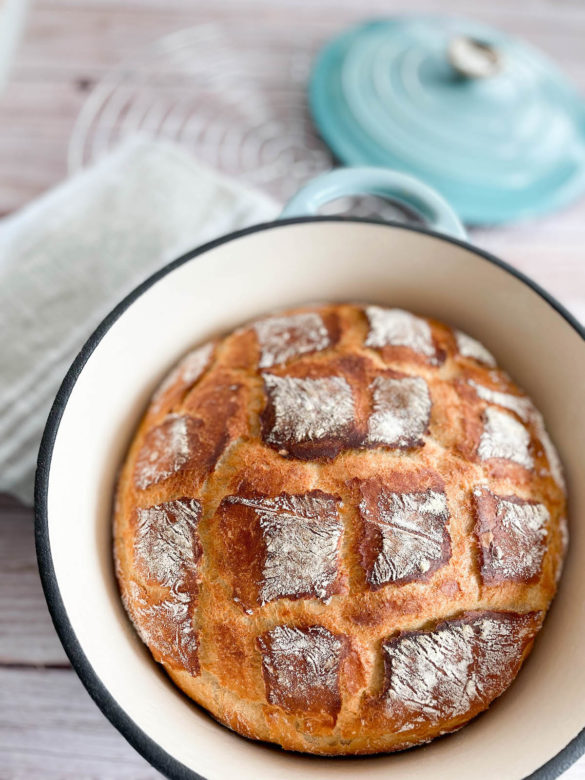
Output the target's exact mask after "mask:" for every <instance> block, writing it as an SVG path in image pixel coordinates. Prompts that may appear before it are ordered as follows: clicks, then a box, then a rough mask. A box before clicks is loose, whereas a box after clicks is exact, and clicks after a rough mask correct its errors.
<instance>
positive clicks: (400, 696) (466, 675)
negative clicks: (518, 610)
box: [384, 613, 538, 729]
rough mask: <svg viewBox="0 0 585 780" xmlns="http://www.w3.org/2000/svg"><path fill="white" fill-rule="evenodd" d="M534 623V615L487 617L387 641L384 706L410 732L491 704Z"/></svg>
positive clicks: (510, 673)
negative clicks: (475, 707) (421, 725)
mask: <svg viewBox="0 0 585 780" xmlns="http://www.w3.org/2000/svg"><path fill="white" fill-rule="evenodd" d="M537 625H538V619H537V617H536V616H535V615H534V614H533V613H529V614H526V615H517V614H514V613H485V614H484V615H483V616H480V617H475V618H471V619H470V620H468V621H466V620H455V621H450V622H446V623H443V624H441V625H440V626H438V627H437V628H436V629H435V630H433V631H421V632H414V633H411V634H405V635H403V636H399V637H398V638H397V639H391V640H389V641H387V642H386V643H385V644H384V652H385V663H386V672H387V680H388V682H387V690H386V693H385V697H386V703H387V707H388V708H389V709H390V710H392V711H393V712H394V714H395V715H396V716H397V717H398V718H402V719H403V721H404V722H403V728H405V729H410V728H413V727H414V726H415V724H417V723H420V722H421V721H431V722H439V721H442V720H444V721H448V720H450V719H452V718H457V717H460V716H461V715H464V714H465V713H466V712H467V711H468V710H469V709H470V708H471V707H472V706H474V705H476V704H478V703H480V702H482V703H487V702H486V700H487V701H491V700H492V699H493V698H495V696H497V695H499V693H501V692H502V690H504V688H506V687H507V685H508V684H509V682H510V680H511V679H512V678H513V677H514V676H515V674H516V672H517V669H518V666H519V664H520V661H521V659H522V653H523V650H524V647H525V645H526V643H527V641H530V639H531V638H532V636H533V635H534V633H536V629H537ZM494 683H495V686H496V687H495V688H494Z"/></svg>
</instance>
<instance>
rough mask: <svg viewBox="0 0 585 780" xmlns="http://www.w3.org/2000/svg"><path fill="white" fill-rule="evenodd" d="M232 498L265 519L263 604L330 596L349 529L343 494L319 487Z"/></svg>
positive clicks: (231, 499)
mask: <svg viewBox="0 0 585 780" xmlns="http://www.w3.org/2000/svg"><path fill="white" fill-rule="evenodd" d="M228 500H229V501H230V502H231V503H238V504H244V505H245V506H249V507H252V508H253V509H254V510H255V511H256V512H257V514H258V517H259V522H260V527H261V529H262V533H263V537H264V542H265V546H266V557H265V560H264V566H263V580H262V583H261V587H260V601H261V603H262V604H265V603H266V602H268V601H275V600H276V599H281V598H287V597H291V596H312V597H314V598H318V599H321V600H325V599H327V598H328V597H329V595H330V593H331V585H332V584H333V583H334V582H335V579H336V578H337V575H338V552H339V544H340V541H341V536H342V533H343V523H342V522H341V518H340V517H339V512H338V505H339V499H338V498H336V497H334V496H330V495H326V494H325V493H320V492H318V491H317V492H315V493H313V494H308V495H287V494H284V495H280V496H275V497H274V498H263V497H257V498H243V497H239V496H232V497H230V498H229V499H228Z"/></svg>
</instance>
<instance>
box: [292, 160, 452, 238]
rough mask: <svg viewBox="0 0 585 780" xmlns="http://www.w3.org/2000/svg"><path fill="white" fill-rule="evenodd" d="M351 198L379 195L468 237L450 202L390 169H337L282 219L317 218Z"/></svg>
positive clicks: (431, 224) (302, 194) (296, 199)
mask: <svg viewBox="0 0 585 780" xmlns="http://www.w3.org/2000/svg"><path fill="white" fill-rule="evenodd" d="M347 195H377V196H379V197H381V198H386V199H387V200H391V201H393V202H394V203H398V204H403V205H405V206H408V207H409V208H411V209H413V210H414V211H416V213H417V214H418V215H419V216H420V218H421V219H422V220H423V222H424V224H425V226H426V227H428V228H430V229H431V230H436V231H437V232H438V233H446V234H447V235H448V236H453V237H454V238H463V239H465V238H467V234H466V232H465V228H464V227H463V225H462V224H461V221H460V219H459V217H458V216H457V214H456V213H455V212H454V211H453V209H452V208H451V206H450V205H449V204H448V203H447V201H446V200H445V199H444V198H443V197H442V196H441V195H439V193H438V192H436V191H435V190H433V189H432V188H431V187H429V186H428V185H426V184H423V182H422V181H419V179H416V178H415V177H414V176H409V175H408V174H406V173H400V172H399V171H392V170H389V169H387V168H374V167H371V168H368V167H360V168H336V169H335V170H333V171H330V172H329V173H323V174H321V176H317V177H316V178H315V179H313V180H312V181H310V182H309V183H308V184H306V185H305V186H304V187H303V188H302V189H300V190H299V191H298V192H297V194H296V195H293V197H292V198H291V199H290V200H289V202H288V203H287V204H286V206H285V207H284V209H283V211H282V214H281V215H280V218H281V219H287V218H288V217H302V216H314V215H316V214H318V212H319V208H320V207H321V206H324V205H325V203H329V202H330V201H332V200H336V199H337V198H342V197H344V196H347Z"/></svg>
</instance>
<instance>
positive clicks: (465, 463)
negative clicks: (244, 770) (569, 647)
mask: <svg viewBox="0 0 585 780" xmlns="http://www.w3.org/2000/svg"><path fill="white" fill-rule="evenodd" d="M565 516H566V506H565V491H564V486H563V477H562V471H561V467H560V463H559V459H558V456H557V454H556V452H555V449H554V447H553V445H552V443H551V441H550V439H549V437H548V435H547V433H546V431H545V428H544V425H543V421H542V417H541V415H540V414H539V412H538V411H537V410H536V409H535V407H534V406H533V404H532V402H531V401H530V399H529V398H527V396H526V395H524V394H523V393H522V392H521V391H520V390H519V389H518V388H517V387H516V386H515V385H514V384H513V383H512V381H511V380H510V378H509V377H508V376H507V374H506V373H504V372H503V371H502V370H500V369H498V368H497V366H496V363H495V361H494V358H493V357H492V355H491V354H490V353H489V352H488V351H487V350H486V349H485V348H484V347H483V346H482V345H481V344H480V343H479V342H477V341H476V340H475V339H473V338H471V337H470V336H468V335H465V334H463V333H461V332H459V331H454V330H452V329H451V328H449V327H447V326H446V325H444V324H441V323H439V322H436V321H433V320H429V319H423V318H421V317H418V316H415V315H413V314H410V313H408V312H405V311H402V310H400V309H387V308H381V307H378V306H357V305H325V306H312V307H306V308H303V309H297V310H294V311H290V312H285V313H280V314H277V315H274V316H270V317H267V318H266V319H262V320H259V321H257V322H254V323H253V324H251V325H249V326H246V327H244V328H241V329H239V330H237V331H235V332H234V333H232V334H231V335H229V336H227V337H225V338H223V339H220V340H218V341H214V342H212V343H209V344H206V345H205V346H202V347H199V348H198V349H196V350H195V351H193V352H191V353H190V354H188V355H187V356H186V357H185V358H184V359H183V360H182V361H181V362H180V363H179V364H178V366H176V368H175V369H174V370H173V371H172V372H171V373H170V374H169V376H168V377H167V379H165V381H164V382H163V384H162V385H161V386H160V387H159V389H158V390H157V392H156V393H155V395H154V397H153V399H152V402H151V404H150V406H149V408H148V410H147V412H146V415H145V417H144V419H143V420H142V423H141V425H140V427H139V429H138V431H137V433H136V435H135V437H134V440H133V442H132V445H131V447H130V450H129V453H128V455H127V458H126V461H125V464H124V466H123V469H122V472H121V475H120V480H119V485H118V493H117V501H116V510H115V533H114V545H115V560H116V568H117V576H118V580H119V584H120V590H121V593H122V598H123V601H124V604H125V606H126V609H127V611H128V614H129V615H130V618H131V620H132V621H133V623H134V625H135V627H136V630H137V631H138V634H139V635H140V637H141V638H142V640H143V641H144V642H145V644H146V645H148V647H149V649H150V651H151V653H152V655H153V656H154V658H155V659H156V661H158V662H159V663H161V664H163V666H164V668H165V669H166V671H167V672H168V674H169V675H170V676H171V677H172V679H173V680H174V682H175V683H176V684H177V685H178V686H179V688H181V689H182V690H183V691H184V692H185V693H187V694H188V695H189V696H191V697H192V698H193V699H194V700H195V701H196V702H198V703H199V704H200V705H201V706H202V707H204V708H206V709H207V710H208V711H209V712H210V713H211V714H212V715H213V716H214V717H215V718H217V719H218V720H219V721H221V722H222V723H224V724H225V725H226V726H229V727H230V728H231V729H233V730H235V731H237V732H239V733H240V734H243V735H245V736H247V737H251V738H254V739H260V740H268V741H270V742H276V743H278V744H279V745H281V746H282V747H284V748H286V749H290V750H299V751H306V752H311V753H321V754H358V753H374V752H381V751H393V750H401V749H403V748H406V747H410V746H412V745H416V744H419V743H421V742H427V741H429V740H431V739H433V737H436V736H438V735H439V734H444V733H446V732H450V731H454V730H455V729H459V728H460V727H461V726H463V725H464V724H465V723H467V722H468V721H469V720H470V719H471V718H473V717H474V716H475V715H477V714H478V713H479V712H480V711H482V710H484V709H485V708H486V707H488V705H489V704H490V702H491V701H492V700H493V699H494V698H495V697H496V696H499V695H500V694H501V693H502V692H503V691H504V690H505V689H506V688H507V687H508V686H509V685H510V683H511V682H512V680H513V679H514V678H515V677H516V675H517V673H518V671H519V669H520V667H521V666H522V663H523V661H524V660H525V658H526V656H527V655H528V653H529V652H530V650H531V647H532V644H533V640H534V637H535V635H536V634H537V632H538V631H539V629H540V627H541V625H542V621H543V618H544V615H545V613H546V610H547V608H548V606H549V604H550V602H551V599H552V598H553V595H554V593H555V590H556V584H557V581H558V578H559V575H560V571H561V566H562V560H563V556H564V552H565V547H566V520H565Z"/></svg>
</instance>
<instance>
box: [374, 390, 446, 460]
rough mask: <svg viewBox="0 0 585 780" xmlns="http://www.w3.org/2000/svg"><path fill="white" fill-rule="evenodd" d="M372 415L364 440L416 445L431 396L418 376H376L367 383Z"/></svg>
mask: <svg viewBox="0 0 585 780" xmlns="http://www.w3.org/2000/svg"><path fill="white" fill-rule="evenodd" d="M371 389H372V393H373V409H374V411H373V414H372V415H371V416H370V419H369V421H368V442H369V443H370V444H381V445H386V446H388V447H417V446H420V445H421V444H423V443H424V442H423V435H424V433H425V432H426V430H427V427H428V424H429V417H430V414H431V396H430V394H429V388H428V385H427V383H426V382H425V380H424V379H423V378H422V377H420V376H413V377H410V376H409V377H403V378H389V377H384V376H378V377H376V378H375V379H374V381H373V382H372V385H371Z"/></svg>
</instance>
